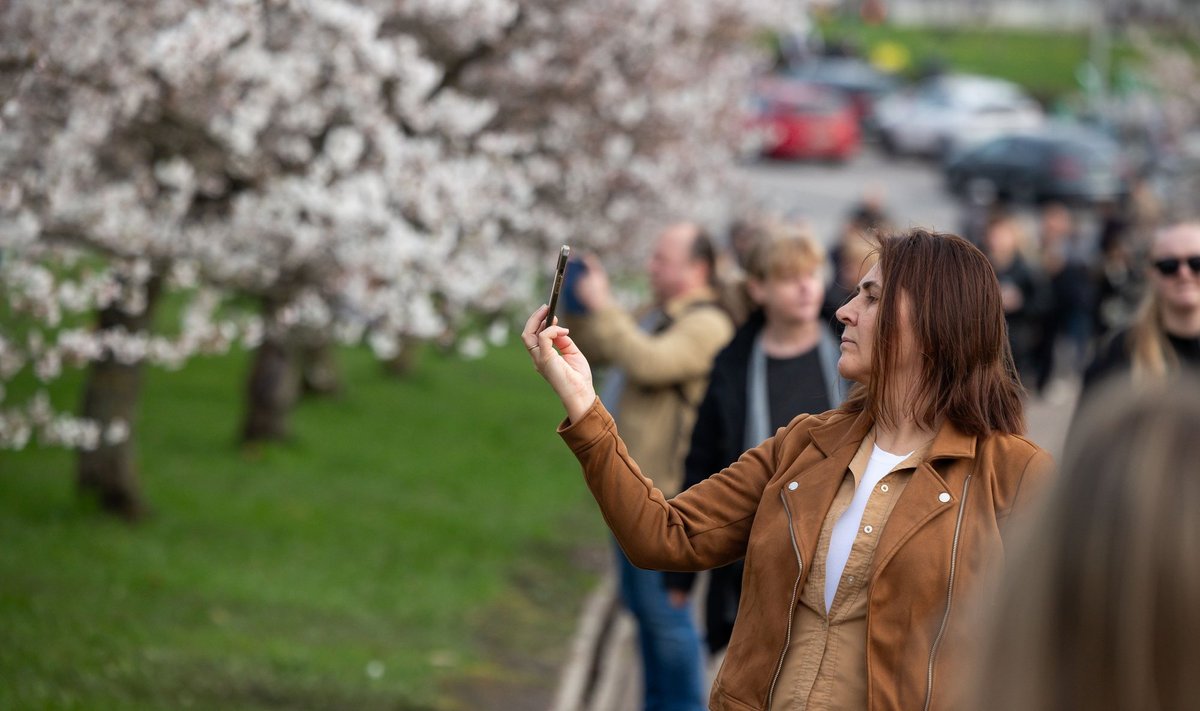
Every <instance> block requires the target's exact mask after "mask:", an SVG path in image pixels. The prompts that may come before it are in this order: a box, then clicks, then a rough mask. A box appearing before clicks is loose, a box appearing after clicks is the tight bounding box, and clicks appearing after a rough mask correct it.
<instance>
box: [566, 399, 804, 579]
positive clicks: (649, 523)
mask: <svg viewBox="0 0 1200 711" xmlns="http://www.w3.org/2000/svg"><path fill="white" fill-rule="evenodd" d="M806 419H807V418H806V417H800V418H797V419H796V420H794V421H793V423H792V425H791V426H790V428H795V427H798V426H804V420H806ZM790 428H789V430H790ZM559 434H560V435H561V436H562V438H563V440H564V441H565V442H566V443H567V444H568V446H570V447H571V450H572V451H573V452H574V453H575V456H576V458H577V459H578V460H579V463H580V465H581V466H582V468H583V474H584V478H585V479H586V481H587V485H588V488H589V489H591V492H592V495H593V496H594V497H595V499H596V502H597V503H598V504H599V506H600V512H601V514H602V515H603V517H604V520H605V522H606V523H607V524H608V527H609V529H611V530H612V532H613V535H614V536H615V537H616V539H617V542H618V543H619V544H620V545H621V548H622V549H623V550H624V551H625V554H626V555H627V556H628V557H629V560H630V561H631V562H632V563H633V564H634V565H636V566H638V567H640V568H646V569H649V570H676V571H688V570H690V571H699V570H707V569H709V568H715V567H717V566H721V565H726V564H729V563H732V562H733V561H735V560H737V559H739V558H742V557H744V556H745V554H746V545H747V541H748V539H749V536H750V527H751V525H752V524H753V522H754V515H755V512H756V511H757V509H758V504H759V501H760V499H761V498H762V493H763V490H764V488H765V487H766V485H767V483H768V482H769V481H770V480H771V477H772V476H773V474H774V471H775V468H776V466H777V462H776V461H775V457H776V454H775V441H776V439H778V438H779V437H780V436H783V435H785V434H786V432H785V433H782V434H781V435H778V436H777V437H776V438H772V439H769V440H767V441H766V442H764V443H763V444H761V445H759V446H758V447H756V448H754V449H752V450H750V451H749V452H747V453H746V454H744V455H742V457H741V459H739V460H738V461H737V462H735V463H734V464H733V465H731V466H730V467H728V468H726V469H724V470H722V471H721V472H720V473H718V474H715V475H713V476H711V477H709V478H708V479H705V480H704V481H703V482H701V483H699V484H697V485H696V486H693V487H692V488H690V489H688V490H687V491H685V492H683V493H682V494H679V495H678V496H676V497H674V498H673V499H671V500H667V498H666V497H664V496H663V494H662V492H661V491H659V490H658V489H657V488H655V486H654V482H652V481H651V480H650V479H648V478H646V477H645V476H643V475H642V473H641V471H640V470H639V468H638V465H637V463H636V462H634V461H633V460H632V459H631V458H630V456H629V452H628V450H626V448H625V444H624V442H622V441H621V438H620V437H619V436H618V435H617V430H616V425H615V424H614V423H613V420H612V417H611V416H609V414H608V412H607V411H606V410H605V409H604V406H603V405H602V404H601V403H600V402H599V401H598V400H597V401H596V402H595V403H593V405H592V407H591V409H590V410H588V412H587V414H585V415H584V416H583V417H581V418H579V420H578V421H576V422H572V423H564V424H563V425H562V426H560V428H559Z"/></svg>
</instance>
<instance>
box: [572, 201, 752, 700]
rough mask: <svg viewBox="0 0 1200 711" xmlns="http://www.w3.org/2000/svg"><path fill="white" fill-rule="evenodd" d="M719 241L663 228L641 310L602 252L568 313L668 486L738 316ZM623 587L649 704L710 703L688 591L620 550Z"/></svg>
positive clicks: (609, 403)
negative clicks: (722, 279) (629, 305)
mask: <svg viewBox="0 0 1200 711" xmlns="http://www.w3.org/2000/svg"><path fill="white" fill-rule="evenodd" d="M715 259H716V250H715V248H714V246H713V243H712V240H711V238H709V237H708V236H707V235H706V234H704V232H703V230H701V229H700V227H699V226H697V225H695V224H692V223H679V224H675V225H672V226H670V227H668V228H667V229H665V230H663V232H662V233H661V234H660V235H659V237H658V240H657V242H656V243H655V247H654V253H653V254H652V256H651V257H650V262H649V264H648V265H647V270H646V271H647V276H648V277H649V281H650V288H651V291H652V292H653V295H654V303H653V304H651V305H650V306H649V307H647V308H646V309H644V310H642V311H641V312H640V313H638V314H637V315H633V314H630V313H628V312H626V311H625V310H624V309H622V308H621V307H620V306H618V305H617V303H616V302H615V300H614V299H613V297H612V291H611V289H610V287H609V282H608V276H607V274H606V273H605V271H604V268H603V267H602V266H601V265H600V263H599V261H597V260H596V259H595V258H590V257H589V258H587V259H585V263H586V264H587V270H586V272H584V274H583V275H581V276H580V278H579V280H578V281H577V282H576V283H575V284H574V295H575V297H576V298H577V299H578V300H579V302H580V303H581V304H582V305H583V306H584V307H585V308H586V310H587V313H586V315H583V316H576V317H572V318H570V320H569V322H568V323H565V324H564V325H567V326H569V327H570V328H571V337H572V338H573V339H574V340H575V342H576V343H577V344H578V346H579V348H580V350H581V351H583V352H584V354H585V355H586V356H587V358H588V359H589V360H590V361H591V362H592V363H593V364H596V365H608V366H610V368H609V371H608V373H607V374H606V376H605V380H604V383H603V385H602V386H601V392H600V398H601V400H602V401H603V402H604V405H605V407H606V408H608V410H609V411H610V412H611V413H612V414H613V416H614V417H615V418H616V421H617V426H618V427H619V428H620V431H621V436H622V437H623V439H624V440H625V443H626V445H627V446H628V448H629V453H630V455H632V456H633V457H634V458H635V459H636V460H637V461H638V462H639V463H640V464H641V465H642V467H643V471H644V472H645V473H646V474H647V476H650V477H652V478H653V479H654V482H655V484H656V485H657V486H658V487H659V488H660V489H661V490H662V491H663V492H664V493H666V494H667V495H673V494H675V493H678V491H679V490H680V488H681V486H682V484H683V460H684V457H685V456H686V454H687V447H688V443H689V441H690V439H691V433H692V425H693V424H694V422H695V417H696V407H697V406H698V405H699V402H700V399H701V398H702V397H703V395H704V390H705V388H706V387H707V385H708V376H709V372H710V371H711V369H712V363H713V359H714V357H715V356H716V354H717V352H718V351H720V350H721V348H723V347H724V346H725V344H726V343H728V342H729V339H730V338H731V337H732V336H733V322H732V321H731V320H730V318H729V316H728V314H727V313H726V312H725V310H724V309H722V308H721V306H720V304H719V303H718V295H717V291H716V290H715V289H714V287H713V269H714V262H715ZM618 567H619V569H620V573H621V592H622V596H623V598H624V601H625V604H626V605H627V606H628V607H629V610H630V611H631V612H632V613H633V615H634V617H635V618H636V620H637V623H638V635H639V639H640V642H641V650H642V669H643V679H644V680H645V709H646V711H658V710H663V711H667V710H671V711H676V710H678V711H702V710H703V709H704V708H705V702H704V697H705V690H704V689H703V679H704V675H703V665H702V656H703V655H702V653H701V646H700V639H699V633H698V632H697V630H696V626H695V623H694V622H693V620H692V618H691V613H690V610H689V609H688V606H687V599H686V597H680V598H677V599H674V600H673V599H671V598H670V597H669V596H668V593H667V590H666V588H665V586H664V584H663V575H662V573H660V572H657V571H647V570H641V569H639V568H635V567H634V566H633V565H632V564H631V563H629V561H628V560H627V559H626V558H625V556H624V554H623V553H621V554H619V555H618Z"/></svg>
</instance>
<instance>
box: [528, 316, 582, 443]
mask: <svg viewBox="0 0 1200 711" xmlns="http://www.w3.org/2000/svg"><path fill="white" fill-rule="evenodd" d="M547 310H549V307H548V306H545V305H542V306H541V307H539V308H538V309H537V310H536V311H534V312H533V314H532V315H530V317H529V320H528V321H526V322H525V328H524V330H522V331H521V342H522V343H524V344H525V350H527V351H529V357H530V358H531V359H532V360H533V365H534V367H535V368H536V369H537V372H538V373H539V374H540V375H541V376H542V377H543V378H544V379H545V380H546V382H547V383H550V387H552V388H554V392H555V394H556V395H558V399H559V400H560V401H562V404H563V407H564V408H566V410H567V417H568V418H569V419H570V420H571V421H572V422H574V421H576V420H578V419H579V418H580V417H582V416H583V414H584V413H585V412H587V411H588V408H590V407H591V406H592V403H593V402H595V400H596V389H595V387H594V386H593V384H592V367H591V366H590V365H588V362H587V359H586V358H584V357H583V353H580V352H579V349H578V348H577V347H576V346H575V342H574V341H572V340H571V338H570V336H568V335H567V334H568V333H569V331H568V330H567V329H565V328H563V327H562V326H559V325H558V319H557V318H555V319H554V323H553V324H551V325H549V326H547V327H546V328H544V329H542V330H541V332H539V331H538V328H539V327H540V326H541V325H542V321H543V320H544V319H545V318H546V311H547Z"/></svg>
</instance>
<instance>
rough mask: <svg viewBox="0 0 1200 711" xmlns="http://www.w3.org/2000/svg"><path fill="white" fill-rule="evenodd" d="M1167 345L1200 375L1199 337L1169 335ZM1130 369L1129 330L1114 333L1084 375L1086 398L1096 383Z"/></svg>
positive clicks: (1184, 364) (1131, 364)
mask: <svg viewBox="0 0 1200 711" xmlns="http://www.w3.org/2000/svg"><path fill="white" fill-rule="evenodd" d="M1164 335H1165V336H1166V342H1167V346H1168V347H1170V348H1171V350H1173V351H1174V352H1175V357H1176V358H1178V359H1179V364H1180V365H1181V366H1183V367H1184V368H1191V369H1193V370H1194V371H1195V372H1200V338H1181V337H1179V336H1173V335H1171V334H1169V333H1167V334H1164ZM1132 368H1133V352H1132V344H1131V343H1130V330H1129V329H1128V328H1126V329H1124V330H1121V331H1118V332H1117V333H1115V334H1113V335H1112V337H1111V338H1109V339H1108V340H1107V341H1106V342H1105V343H1103V344H1101V346H1100V348H1098V349H1097V351H1096V356H1095V358H1093V359H1092V362H1091V363H1090V364H1089V365H1088V367H1087V369H1086V370H1085V371H1084V372H1083V389H1084V395H1085V396H1086V395H1087V394H1088V392H1089V391H1091V390H1092V389H1093V388H1094V387H1095V386H1096V384H1097V383H1100V382H1101V381H1105V380H1108V379H1109V378H1112V377H1118V376H1121V375H1128V374H1129V372H1130V371H1131V370H1132Z"/></svg>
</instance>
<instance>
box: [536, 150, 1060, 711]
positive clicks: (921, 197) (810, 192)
mask: <svg viewBox="0 0 1200 711" xmlns="http://www.w3.org/2000/svg"><path fill="white" fill-rule="evenodd" d="M743 173H744V176H745V178H746V180H747V182H748V183H749V185H750V187H751V190H752V191H753V194H754V197H755V198H756V199H758V200H760V201H761V202H762V204H763V206H764V207H767V208H769V209H771V210H772V211H773V212H780V213H784V214H787V215H794V216H802V217H804V218H805V219H806V220H808V222H809V223H810V224H811V225H812V227H813V229H814V231H815V232H816V235H817V236H818V237H819V238H820V239H822V240H823V241H826V242H829V241H832V240H833V238H834V235H835V233H836V231H837V228H838V225H839V224H840V222H841V220H842V219H843V217H844V215H845V213H846V212H847V210H848V209H849V208H850V206H851V205H852V204H854V202H855V201H856V200H858V199H859V197H860V196H862V195H863V194H864V193H868V192H874V193H875V194H876V195H878V196H879V197H880V198H881V199H882V200H883V202H884V205H885V207H886V209H887V211H888V212H889V213H890V214H891V216H892V219H893V221H894V222H895V224H896V225H897V226H900V227H909V226H922V227H929V228H933V229H937V230H942V231H949V232H958V231H959V230H958V220H959V217H958V211H957V208H956V206H955V204H954V202H953V201H952V200H951V199H950V198H949V197H948V196H947V195H946V194H945V193H944V192H943V190H942V185H941V175H940V173H939V171H938V170H937V169H936V167H935V166H931V165H928V164H925V163H921V162H917V161H897V162H890V161H887V160H885V159H884V158H882V157H881V156H879V155H877V154H875V153H874V152H867V153H865V154H863V155H861V156H860V157H858V158H857V159H855V160H853V161H851V162H850V163H848V164H846V165H840V166H838V165H833V166H831V165H821V164H789V163H756V164H753V165H748V166H746V167H745V168H744V169H743ZM1077 390H1078V382H1077V379H1075V378H1072V377H1063V378H1060V379H1058V380H1056V381H1055V382H1054V383H1053V384H1052V385H1051V386H1050V388H1049V389H1048V392H1047V394H1046V396H1045V397H1043V398H1037V397H1035V398H1033V399H1031V400H1030V402H1029V404H1028V407H1027V410H1026V416H1027V419H1028V428H1029V437H1030V439H1032V440H1033V441H1035V442H1036V443H1038V444H1039V445H1041V446H1042V447H1044V448H1046V449H1047V450H1049V451H1050V453H1051V454H1053V455H1054V456H1055V458H1058V457H1059V455H1060V454H1061V451H1062V444H1063V439H1064V438H1065V436H1066V431H1067V427H1068V426H1069V424H1070V420H1071V415H1072V412H1073V410H1074V405H1075V399H1076V395H1077ZM597 594H598V596H599V598H601V599H602V602H600V603H598V604H597V609H602V610H603V614H602V616H603V618H604V619H603V620H602V621H598V620H592V625H593V626H594V627H597V628H599V627H603V631H602V632H601V631H597V634H596V637H595V639H596V647H598V649H597V650H596V652H595V654H596V657H595V659H594V669H593V671H592V673H593V674H594V676H593V677H592V679H591V693H589V694H587V703H586V704H585V705H583V706H580V707H574V708H571V709H570V711H636V710H637V709H639V708H641V670H640V668H639V664H638V659H637V656H636V655H637V649H636V644H637V639H636V634H637V632H636V628H635V627H634V624H633V621H632V618H631V617H630V616H629V615H628V613H626V612H625V611H623V610H622V609H621V608H620V605H619V604H618V603H617V602H616V600H615V592H614V589H613V585H612V582H611V580H610V581H608V582H607V583H606V586H605V587H604V588H602V589H601V591H598V593H597ZM695 598H697V599H699V598H702V590H698V591H697V595H696V596H695ZM712 671H715V669H714V670H712ZM710 681H711V679H710ZM556 711H558V710H557V709H556Z"/></svg>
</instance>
